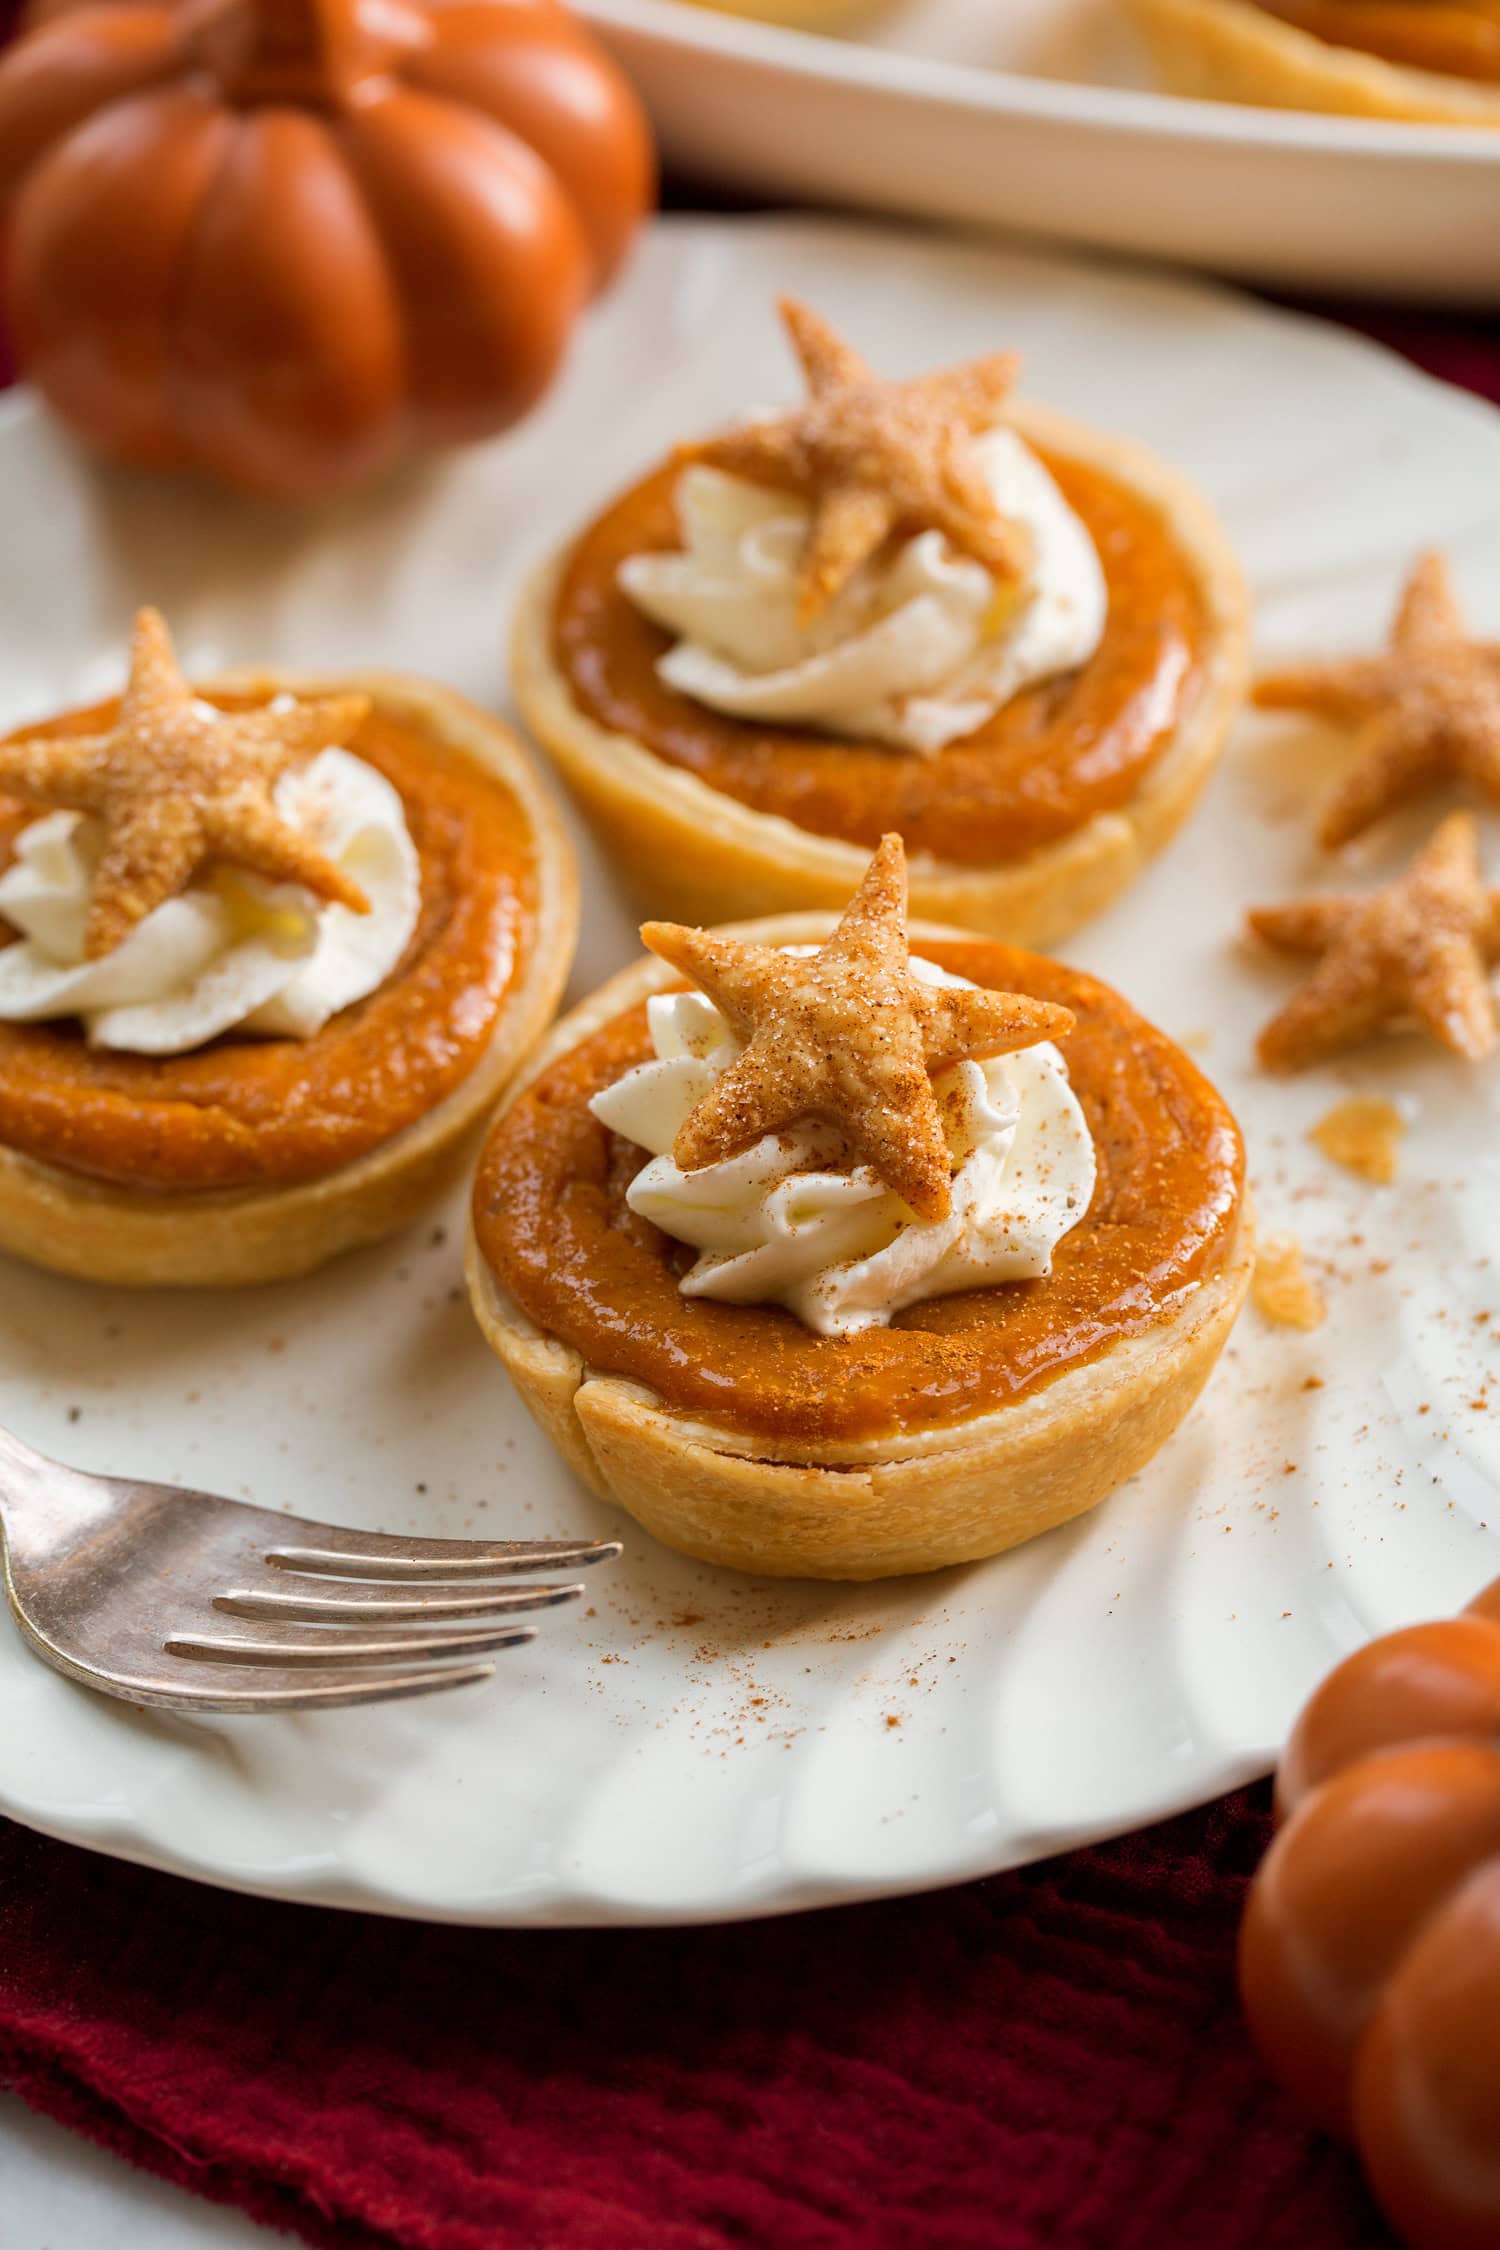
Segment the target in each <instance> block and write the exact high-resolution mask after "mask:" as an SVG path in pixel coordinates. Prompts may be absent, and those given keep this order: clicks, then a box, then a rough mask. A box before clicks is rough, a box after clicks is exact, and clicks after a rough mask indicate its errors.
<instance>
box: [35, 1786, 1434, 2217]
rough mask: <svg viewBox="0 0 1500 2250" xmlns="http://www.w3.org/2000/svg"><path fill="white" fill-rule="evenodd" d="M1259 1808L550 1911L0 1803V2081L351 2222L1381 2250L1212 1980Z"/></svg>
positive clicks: (99, 2125)
mask: <svg viewBox="0 0 1500 2250" xmlns="http://www.w3.org/2000/svg"><path fill="white" fill-rule="evenodd" d="M1266 1832H1267V1821H1266V1814H1265V1804H1264V1792H1263V1791H1256V1792H1252V1793H1247V1794H1244V1795H1241V1796H1238V1797H1235V1798H1231V1799H1229V1800H1228V1801H1227V1802H1225V1803H1223V1804H1219V1805H1216V1806H1213V1807H1212V1808H1210V1809H1209V1810H1208V1811H1207V1812H1203V1813H1198V1814H1194V1815H1192V1816H1190V1817H1188V1818H1184V1819H1180V1820H1176V1821H1173V1822H1171V1823H1169V1824H1168V1825H1167V1826H1165V1827H1162V1828H1158V1829H1155V1830H1152V1831H1150V1832H1149V1833H1147V1834H1144V1835H1140V1836H1136V1837H1132V1838H1129V1839H1127V1840H1125V1841H1122V1842H1120V1843H1115V1844H1110V1845H1106V1846H1103V1847H1101V1848H1100V1849H1097V1850H1094V1851H1089V1852H1080V1853H1076V1854H1075V1855H1073V1856H1072V1857H1071V1858H1069V1859H1066V1860H1061V1861H1058V1862H1055V1863H1053V1864H1051V1865H1049V1866H1044V1867H1038V1868H1031V1869H1028V1870H1026V1871H1024V1872H1022V1873H1020V1874H1017V1875H1011V1876H1006V1877H1003V1878H998V1879H996V1880H994V1881H991V1882H987V1883H976V1884H971V1885H969V1886H967V1887H966V1888H964V1889H961V1890H957V1891H949V1892H939V1893H936V1894H934V1895H932V1896H929V1897H927V1898H923V1899H915V1900H904V1901H899V1902H894V1903H891V1904H887V1905H880V1906H871V1907H859V1908H848V1909H845V1910H843V1911H835V1912H832V1913H823V1914H817V1915H810V1916H800V1917H793V1918H791V1919H788V1920H785V1921H780V1922H770V1923H765V1922H763V1923H749V1924H744V1925H741V1926H740V1927H738V1928H730V1929H723V1930H686V1931H670V1930H668V1931H652V1932H631V1931H601V1932H589V1933H582V1934H574V1933H559V1934H551V1935H539V1934H527V1933H516V1932H475V1931H459V1930H444V1929H424V1928H421V1927H417V1926H410V1925H405V1924H399V1923H394V1922H387V1921H382V1920H380V1919H377V1918H375V1917H370V1916H342V1915H337V1914H333V1913H329V1912H324V1911H312V1910H309V1909H302V1908H296V1907H286V1906H275V1905H268V1904H266V1903H264V1902H261V1901H257V1900H250V1899H241V1898H234V1897H230V1896H224V1895H216V1894H214V1893H212V1892H210V1891H206V1890H203V1889H200V1888H198V1887H196V1886H194V1885H192V1884H189V1883H185V1882H180V1881H178V1880H176V1879H175V1878H171V1877H166V1876H160V1875H151V1874H148V1873H145V1872H144V1871H142V1870H140V1869H137V1868H129V1867H122V1866H115V1865H112V1864H111V1863H110V1862H108V1861H106V1860H103V1859H98V1858H95V1857H92V1856H90V1855H89V1854H86V1853H83V1852H80V1851H76V1850H74V1849H72V1848H71V1847H69V1846H65V1845H60V1844H52V1843H47V1842H44V1841H42V1840H41V1839H40V1838H37V1837H32V1836H29V1835H27V1834H25V1833H23V1832H22V1831H21V1830H19V1829H14V1828H12V1829H9V1830H6V1829H5V1828H4V1827H3V1825H0V2081H8V2082H9V2083H10V2084H11V2085H12V2086H14V2087H15V2088H16V2089H18V2090H19V2092H20V2093H21V2094H22V2095H23V2096H24V2097H25V2098H26V2099H27V2100H28V2101H30V2102H32V2103H34V2104H35V2105H36V2106H37V2107H38V2108H39V2109H43V2110H46V2111H48V2112H50V2113H51V2114H52V2115H53V2116H55V2117H59V2118H61V2119H63V2120H64V2121H65V2122H66V2123H68V2124H72V2125H75V2126H78V2127H80V2128H81V2129H82V2130H83V2131H85V2132H87V2133H90V2134H92V2135H93V2136H95V2137H96V2138H98V2139H100V2140H103V2141H105V2142H107V2143H108V2144H109V2145H110V2146H111V2147H113V2148H116V2149H118V2150H120V2151H121V2152H122V2153H123V2154H125V2155H127V2156H130V2157H133V2158H134V2159H135V2160H136V2161H138V2162H140V2163H143V2164H145V2165H147V2166H149V2167H150V2168H151V2169H152V2170H153V2171H157V2172H160V2173H163V2174H165V2175H166V2176H167V2177H168V2178H171V2179H175V2180H178V2181H180V2182H181V2183H182V2184H183V2185H184V2186H186V2187H191V2188H195V2189H197V2190H198V2191H199V2192H200V2193H202V2194H206V2195H210V2196H214V2197H216V2198H218V2199H220V2200H221V2201H225V2202H232V2203H237V2204H241V2205H243V2206H244V2208H245V2209H247V2210H249V2211H251V2212H254V2213H255V2214H257V2215H258V2216H260V2217H262V2218H265V2219H269V2220H273V2221H276V2222H279V2223H280V2224H282V2225H284V2226H286V2227H288V2228H291V2229H294V2230H295V2231H297V2232H299V2233H301V2234H303V2235H304V2236H305V2237H306V2238H307V2239H308V2240H309V2241H311V2242H315V2243H329V2244H337V2245H339V2246H340V2250H356V2246H357V2250H376V2246H377V2245H378V2246H381V2250H393V2246H396V2245H400V2246H401V2250H1389V2245H1390V2238H1389V2236H1388V2235H1387V2234H1386V2232H1385V2230H1384V2228H1383V2227H1382V2226H1381V2224H1380V2222H1379V2220H1378V2219H1377V2218H1376V2217H1375V2215H1374V2213H1373V2212H1372V2210H1371V2208H1370V2206H1369V2204H1368V2202H1367V2201H1366V2198H1365V2195H1364V2191H1363V2189H1362V2187H1361V2185H1360V2183H1359V2180H1358V2176H1357V2174H1356V2172H1355V2169H1354V2167H1353V2165H1352V2163H1350V2161H1349V2160H1348V2159H1347V2158H1346V2157H1344V2156H1343V2155H1342V2154H1341V2153H1340V2152H1339V2151H1337V2150H1336V2149H1334V2148H1333V2147H1332V2146H1331V2145H1330V2144H1328V2143H1326V2142H1323V2141H1320V2140H1318V2139H1316V2138H1314V2137H1313V2136H1312V2135H1310V2134H1308V2133H1306V2132H1305V2131H1304V2130H1303V2129H1302V2127H1301V2126H1300V2125H1299V2123H1298V2121H1297V2119H1296V2117H1295V2115H1294V2114H1293V2113H1292V2112H1291V2110H1290V2108H1289V2107H1288V2105H1287V2104H1286V2103H1285V2102H1284V2101H1283V2099H1282V2097H1281V2096H1280V2095H1279V2094H1278V2093H1277V2091H1276V2090H1275V2089H1274V2088H1273V2087H1272V2086H1271V2084H1270V2083H1269V2081H1268V2079H1267V2078H1266V2076H1265V2073H1264V2072H1263V2071H1262V2069H1261V2067H1260V2065H1259V2063H1258V2061H1257V2059H1256V2057H1255V2055H1254V2053H1253V2051H1252V2049H1251V2047H1250V2044H1249V2041H1248V2039H1247V2037H1246V2034H1245V2030H1244V2027H1243V2025H1242V2023H1241V2021H1240V2017H1239V2014H1238V2012H1237V2009H1236V2005H1235V1997H1234V1989H1233V1946H1234V1929H1235V1922H1236V1918H1237V1914H1238V1910H1239V1905H1240V1900H1241V1898H1242V1895H1243V1892H1244V1889H1245V1884H1246V1881H1247V1879H1248V1876H1249V1873H1250V1871H1251V1869H1252V1868H1253V1866H1254V1864H1255V1861H1256V1859H1257V1857H1258V1856H1259V1853H1260V1851H1261V1849H1262V1847H1263V1845H1264V1842H1265V1837H1266ZM3 2234H4V2225H3V2218H0V2238H3Z"/></svg>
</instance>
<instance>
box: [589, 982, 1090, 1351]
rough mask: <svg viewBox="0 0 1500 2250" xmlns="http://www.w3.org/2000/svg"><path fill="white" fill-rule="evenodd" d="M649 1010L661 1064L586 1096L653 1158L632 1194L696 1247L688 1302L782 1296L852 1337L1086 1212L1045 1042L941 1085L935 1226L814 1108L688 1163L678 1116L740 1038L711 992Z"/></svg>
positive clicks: (1081, 1162) (1026, 1254) (971, 1282)
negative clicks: (781, 1126) (943, 1211)
mask: <svg viewBox="0 0 1500 2250" xmlns="http://www.w3.org/2000/svg"><path fill="white" fill-rule="evenodd" d="M797 950H799V951H802V950H806V949H804V948H798V949H797ZM911 967H912V974H913V975H914V976H918V977H922V978H924V979H926V980H927V981H928V982H929V983H932V984H952V985H963V984H965V983H966V982H967V979H965V978H963V977H955V976H951V975H949V974H948V973H947V972H946V971H945V970H942V969H939V968H938V967H936V966H935V964H934V963H932V962H930V961H923V960H921V959H919V958H918V957H916V956H913V958H912V964H911ZM647 1009H648V1016H649V1021H650V1026H651V1041H652V1045H653V1047H654V1048H655V1050H656V1053H655V1059H654V1060H653V1061H651V1062H645V1063H639V1064H637V1065H636V1067H635V1068H634V1069H633V1070H628V1071H627V1072H626V1073H625V1075H624V1077H623V1078H621V1079H619V1080H618V1081H617V1082H616V1084H615V1085H613V1086H610V1087H607V1088H606V1089H605V1091H604V1092H603V1093H602V1094H596V1095H595V1096H594V1099H593V1102H592V1104H591V1106H592V1109H593V1112H594V1115H595V1116H596V1117H598V1118H600V1119H601V1120H602V1121H603V1123H604V1124H606V1125H607V1126H609V1127H610V1129H611V1130H612V1131H613V1132H616V1133H620V1134H622V1135H623V1136H624V1137H625V1138H626V1139H627V1140H631V1141H634V1142H635V1143H636V1144H637V1145H638V1146H639V1147H641V1148H644V1149H646V1150H647V1151H648V1152H649V1153H650V1156H651V1162H650V1163H649V1164H646V1165H645V1166H643V1168H642V1169H641V1171H639V1172H638V1173H637V1174H636V1177H635V1179H634V1180H633V1181H632V1182H631V1185H630V1188H629V1191H628V1194H627V1198H626V1200H627V1201H628V1202H629V1204H630V1208H631V1209H632V1211H635V1212H637V1213H639V1215H640V1216H641V1217H642V1218H645V1219H650V1220H651V1221H653V1223H654V1224H655V1225H657V1226H659V1227H660V1228H661V1229H662V1230H663V1232H664V1233H666V1234H669V1235H672V1236H674V1237H675V1239H676V1240H677V1241H679V1242H686V1243H690V1244H692V1246H693V1247H694V1248H695V1249H696V1250H698V1251H699V1252H700V1253H701V1254H700V1256H699V1258H698V1260H697V1262H696V1264H695V1265H694V1266H693V1267H692V1268H691V1270H690V1271H689V1272H688V1273H686V1274H684V1275H683V1277H682V1280H681V1283H680V1284H679V1286H680V1288H681V1290H682V1293H683V1295H684V1296H685V1297H717V1298H720V1299H722V1300H724V1301H725V1302H726V1303H729V1304H741V1305H742V1304H779V1305H785V1306H786V1307H787V1308H788V1310H789V1311H791V1312H794V1313H795V1314H796V1315H797V1317H798V1319H799V1320H801V1321H802V1322H803V1323H804V1325H805V1326H806V1327H808V1328H811V1329H813V1330H815V1331H816V1333H817V1334H818V1335H820V1336H852V1335H855V1334H857V1333H858V1332H859V1330H860V1329H862V1328H877V1327H884V1326H885V1325H886V1324H887V1323H888V1322H889V1321H890V1319H891V1317H892V1315H893V1314H895V1313H898V1312H900V1311H901V1309H902V1307H903V1306H906V1305H914V1304H917V1303H919V1302H920V1301H921V1300H922V1299H924V1298H928V1297H942V1296H947V1295H950V1294H951V1293H952V1292H953V1291H954V1290H958V1289H983V1288H990V1287H992V1286H994V1285H995V1284H996V1283H999V1282H1005V1281H1026V1280H1032V1279H1034V1278H1036V1277H1037V1276H1039V1275H1042V1274H1046V1273H1050V1272H1051V1270H1052V1253H1053V1251H1054V1250H1055V1248H1056V1246H1057V1244H1058V1243H1059V1242H1060V1241H1061V1240H1062V1238H1063V1236H1064V1235H1065V1234H1067V1233H1068V1232H1070V1230H1071V1229H1072V1228H1073V1227H1075V1226H1076V1225H1077V1224H1078V1222H1079V1220H1080V1219H1081V1218H1082V1217H1083V1215H1084V1213H1085V1212H1086V1211H1087V1209H1088V1207H1089V1202H1090V1199H1091V1198H1092V1196H1093V1192H1094V1170H1095V1165H1094V1144H1093V1139H1092V1136H1091V1135H1090V1133H1089V1129H1088V1125H1087V1123H1086V1122H1085V1119H1084V1115H1083V1111H1082V1110H1081V1109H1080V1107H1079V1105H1078V1099H1077V1096H1076V1095H1075V1094H1074V1092H1073V1089H1072V1087H1071V1086H1070V1085H1069V1084H1068V1075H1067V1071H1066V1069H1065V1067H1064V1064H1063V1059H1062V1056H1061V1055H1060V1054H1059V1052H1058V1050H1057V1048H1056V1047H1055V1046H1053V1045H1052V1044H1051V1042H1050V1041H1042V1042H1040V1043H1039V1044H1038V1045H1036V1046H1034V1047H1026V1048H1023V1049H1021V1050H1020V1052H1018V1053H1016V1054H1011V1055H1003V1056H999V1057H997V1058H996V1059H995V1060H993V1061H990V1062H983V1063H974V1062H964V1063H959V1064H958V1065H956V1067H955V1068H954V1069H952V1070H948V1071H945V1072H943V1074H942V1075H941V1076H940V1077H939V1078H937V1079H935V1080H934V1082H933V1083H934V1087H935V1090H936V1093H937V1096H938V1101H939V1105H940V1107H941V1110H942V1114H943V1124H944V1130H945V1133H946V1135H947V1140H948V1150H949V1155H950V1157H951V1159H952V1163H953V1178H952V1207H951V1209H950V1211H949V1213H948V1216H947V1218H945V1219H937V1220H932V1221H930V1222H924V1221H922V1220H918V1219H914V1218H913V1216H912V1214H911V1212H910V1211H909V1210H908V1209H907V1207H906V1205H905V1204H904V1203H903V1202H902V1201H901V1199H900V1197H899V1196H896V1195H893V1194H892V1193H891V1192H890V1190H889V1189H888V1188H887V1187H885V1186H884V1185H883V1183H882V1182H881V1181H880V1180H879V1179H878V1178H877V1176H876V1174H875V1173H874V1172H873V1171H872V1170H871V1169H870V1167H869V1166H868V1165H865V1164H855V1165H852V1166H851V1164H850V1162H849V1158H848V1152H847V1149H846V1148H845V1145H844V1142H843V1139H842V1136H841V1135H840V1133H839V1132H838V1130H837V1129H836V1128H835V1127H833V1126H830V1125H825V1124H823V1123H821V1122H819V1121H817V1120H815V1119H808V1120H806V1121H805V1122H804V1123H802V1124H799V1125H796V1126H794V1127H792V1129H791V1130H790V1131H788V1132H785V1133H775V1134H768V1135H766V1137H765V1138H764V1139H762V1140H759V1141H756V1142H755V1143H754V1145H753V1146H752V1147H750V1148H747V1149H745V1150H744V1151H743V1152H742V1153H741V1154H740V1155H738V1156H733V1157H729V1158H726V1159H725V1161H724V1162H722V1163H719V1164H707V1165H704V1166H703V1167H702V1168H701V1169H700V1170H698V1171H694V1172H684V1171H683V1170H681V1168H680V1167H679V1166H678V1165H677V1164H676V1163H675V1162H674V1161H673V1157H672V1144H673V1142H674V1141H675V1139H676V1137H677V1132H678V1128H679V1127H680V1126H681V1124H682V1123H683V1121H684V1119H685V1118H686V1117H687V1116H688V1114H689V1112H690V1111H691V1110H693V1109H694V1108H695V1107H696V1106H697V1104H698V1103H699V1102H700V1101H701V1100H702V1098H703V1096H704V1095H705V1094H706V1093H707V1092H708V1090H709V1088H710V1087H711V1086H712V1084H713V1082H714V1080H715V1078H716V1077H717V1076H718V1074H719V1072H720V1071H721V1070H723V1069H725V1068H727V1066H728V1065H729V1064H730V1063H731V1062H733V1061H734V1059H735V1057H736V1055H738V1054H739V1052H740V1044H739V1042H738V1041H737V1040H736V1039H735V1038H734V1036H733V1034H732V1033H731V1032H730V1030H729V1027H728V1025H727V1024H726V1023H725V1021H724V1018H723V1017H722V1016H721V1015H720V1013H719V1011H718V1009H717V1008H715V1007H714V1005H713V1003H712V1002H711V1001H710V1000H707V999H705V997H704V996H703V994H702V993H698V992H674V993H658V994H656V995H655V996H654V997H653V998H652V999H651V1000H650V1001H649V1002H648V1003H647Z"/></svg>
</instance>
